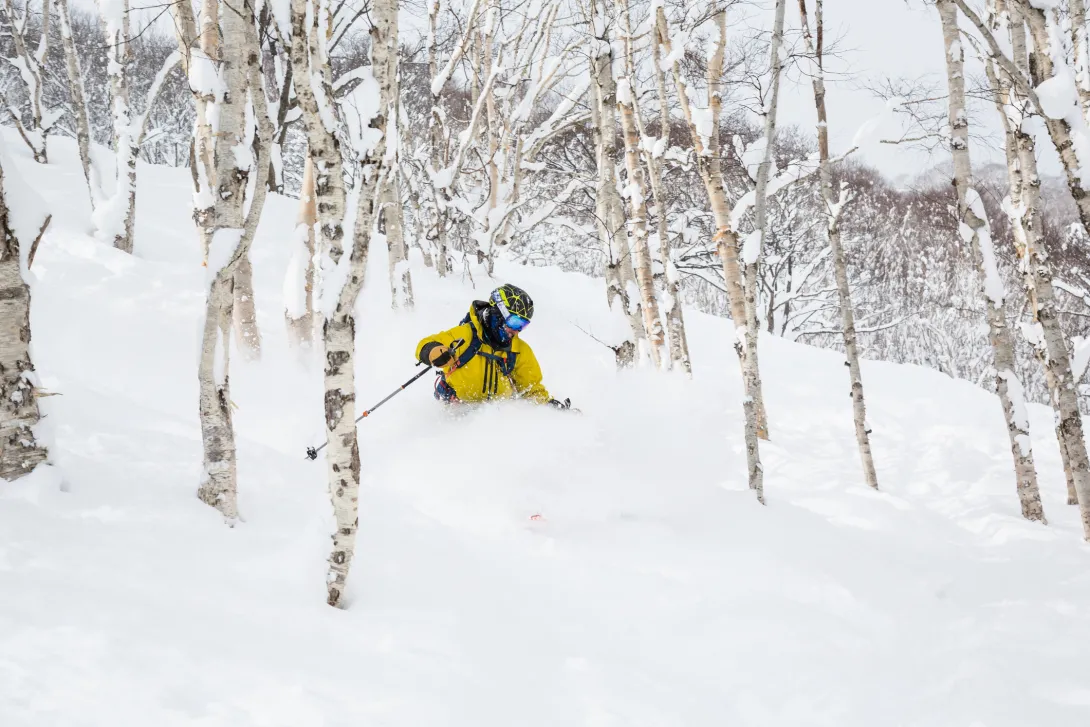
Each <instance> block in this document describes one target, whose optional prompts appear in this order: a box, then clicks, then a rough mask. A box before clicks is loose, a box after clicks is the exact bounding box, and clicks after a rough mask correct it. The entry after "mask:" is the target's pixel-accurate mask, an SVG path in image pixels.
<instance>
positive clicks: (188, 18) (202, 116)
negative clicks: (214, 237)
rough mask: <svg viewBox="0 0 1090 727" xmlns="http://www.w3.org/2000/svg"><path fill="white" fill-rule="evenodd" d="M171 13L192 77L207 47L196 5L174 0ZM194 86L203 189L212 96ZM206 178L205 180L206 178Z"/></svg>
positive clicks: (208, 174) (198, 176)
mask: <svg viewBox="0 0 1090 727" xmlns="http://www.w3.org/2000/svg"><path fill="white" fill-rule="evenodd" d="M170 16H171V20H172V21H173V22H172V25H173V26H174V36H175V38H176V39H177V41H178V52H179V53H180V54H181V64H182V70H183V71H184V73H185V76H186V78H192V76H193V73H194V70H195V65H196V64H198V63H202V62H203V58H204V55H203V51H202V50H201V49H200V41H201V36H200V34H199V33H198V32H197V19H196V16H194V14H193V6H192V5H191V4H190V3H187V2H177V3H171V4H170ZM190 88H191V90H193V105H194V108H195V110H196V112H197V113H196V116H197V118H196V121H195V123H194V127H193V139H192V140H191V142H190V152H191V158H192V159H193V164H192V165H191V167H190V173H191V174H192V176H193V192H194V194H196V193H197V192H199V191H200V189H201V187H202V185H207V183H208V180H210V179H211V178H212V170H211V156H210V155H209V154H207V153H206V151H205V149H206V144H207V139H208V136H207V124H208V122H207V115H208V103H209V97H208V96H207V95H206V94H204V93H202V92H200V91H199V90H198V89H194V88H193V86H192V84H190ZM202 180H204V181H202ZM200 244H201V249H202V252H203V251H205V250H207V247H208V242H207V240H205V239H204V235H203V233H202V234H201V237H200Z"/></svg>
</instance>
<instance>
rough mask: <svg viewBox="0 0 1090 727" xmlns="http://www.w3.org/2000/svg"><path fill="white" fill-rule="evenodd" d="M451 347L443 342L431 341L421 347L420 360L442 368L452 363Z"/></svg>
mask: <svg viewBox="0 0 1090 727" xmlns="http://www.w3.org/2000/svg"><path fill="white" fill-rule="evenodd" d="M450 358H451V357H450V349H449V348H447V347H446V346H444V345H443V344H441V343H429V344H427V345H425V346H424V348H422V349H420V361H421V363H426V364H427V365H428V366H435V367H436V368H441V367H443V366H446V365H447V364H449V363H450Z"/></svg>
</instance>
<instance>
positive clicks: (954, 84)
mask: <svg viewBox="0 0 1090 727" xmlns="http://www.w3.org/2000/svg"><path fill="white" fill-rule="evenodd" d="M936 6H937V8H938V12H939V18H940V20H941V21H942V34H943V48H944V50H945V51H946V52H945V56H946V81H947V86H948V88H949V94H950V95H949V118H950V137H951V138H950V152H951V155H952V156H953V160H954V188H955V189H956V190H957V197H958V213H959V216H960V226H961V237H962V239H963V240H964V241H965V242H966V243H968V244H971V245H972V246H973V256H974V258H975V259H976V263H977V268H978V270H979V272H980V279H981V284H982V287H983V293H984V307H985V315H986V317H987V320H988V328H989V331H990V335H989V338H990V339H991V343H992V350H993V353H994V356H995V361H994V366H995V371H996V376H995V387H996V391H997V392H998V394H999V400H1000V401H1001V402H1002V405H1003V414H1004V417H1005V419H1006V423H1007V434H1008V436H1009V438H1010V446H1011V454H1012V456H1013V458H1014V471H1015V477H1016V480H1017V489H1018V499H1019V501H1020V503H1021V506H1022V515H1023V516H1024V517H1025V518H1027V519H1029V520H1040V521H1044V510H1043V508H1042V506H1041V495H1040V492H1039V490H1038V488H1037V473H1036V470H1035V468H1034V463H1033V450H1032V448H1031V445H1030V436H1029V418H1028V415H1027V410H1026V402H1025V395H1024V390H1023V388H1022V382H1021V381H1020V380H1019V379H1018V376H1017V374H1016V373H1015V371H1014V342H1013V341H1012V339H1011V333H1010V328H1009V326H1008V325H1007V320H1006V315H1005V313H1004V310H1003V305H1004V291H1003V283H1002V279H1001V278H1000V276H999V270H998V267H997V266H996V260H995V251H994V249H993V247H992V238H991V229H990V227H989V225H988V220H987V216H986V212H985V211H984V204H983V202H982V201H981V199H980V196H979V195H978V194H977V192H976V190H975V189H973V188H972V186H971V185H972V164H971V160H970V157H969V119H968V116H967V115H966V109H965V63H964V51H963V49H962V47H961V43H960V40H959V35H958V24H957V8H956V6H955V5H954V0H938V2H937V3H936Z"/></svg>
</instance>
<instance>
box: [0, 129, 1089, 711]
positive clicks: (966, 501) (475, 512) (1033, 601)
mask: <svg viewBox="0 0 1090 727" xmlns="http://www.w3.org/2000/svg"><path fill="white" fill-rule="evenodd" d="M9 149H11V150H12V151H13V152H15V153H16V154H18V153H19V152H18V149H17V148H16V146H15V145H14V144H9ZM53 155H54V157H55V158H57V159H59V160H60V161H59V162H58V163H56V164H55V165H53V166H50V167H49V168H44V169H43V168H39V167H36V166H35V165H34V164H33V162H31V161H30V160H28V159H26V158H25V157H24V156H22V155H19V157H18V162H19V166H20V168H21V169H22V170H23V171H24V173H25V174H26V176H27V178H28V180H30V182H31V183H32V184H34V185H35V186H36V187H38V188H39V189H40V190H42V192H43V194H44V195H45V196H46V198H47V199H48V200H49V201H50V202H51V203H52V204H53V205H54V207H55V210H56V213H57V216H56V219H55V224H54V227H53V229H52V231H51V233H50V234H49V235H48V237H47V238H46V239H45V240H44V241H43V243H42V246H41V248H40V250H39V252H38V257H37V259H36V261H35V264H34V270H35V272H36V273H37V274H38V276H39V281H38V282H37V284H36V286H35V288H34V300H33V325H34V332H35V340H34V352H35V355H36V357H37V364H38V367H39V369H40V372H41V376H42V380H43V382H44V384H45V386H46V388H47V389H48V390H50V391H52V392H55V393H56V394H58V396H54V397H50V398H48V399H45V400H44V408H45V411H46V413H47V416H48V419H47V421H48V424H49V429H50V430H51V432H52V436H53V438H54V446H53V456H54V460H55V462H56V465H57V467H58V468H59V470H60V472H61V474H62V476H63V486H62V488H60V489H58V488H56V487H54V486H51V485H50V484H49V483H48V482H47V481H46V479H45V478H30V479H28V480H24V481H21V482H18V483H15V484H5V485H3V486H2V487H0V725H3V726H4V727H52V726H54V725H55V726H58V727H60V726H64V727H70V726H72V727H74V726H77V725H79V726H84V725H87V726H89V725H95V726H98V725H109V726H110V727H130V726H132V727H145V726H147V725H156V726H157V727H167V726H170V725H201V727H220V726H223V727H249V726H251V725H252V726H255V727H256V726H259V725H260V726H262V727H266V726H277V727H279V726H283V727H303V726H308V727H309V726H311V725H314V726H318V725H321V726H326V727H333V726H337V727H339V726H341V725H345V726H349V725H351V726H352V727H360V726H361V725H391V726H394V725H397V726H401V725H404V726H406V727H424V726H428V727H440V726H446V725H449V726H451V727H493V726H495V727H500V726H503V727H507V726H509V725H534V726H538V725H541V726H549V727H559V726H565V727H566V726H569V725H588V726H590V725H593V726H595V727H597V726H605V725H616V726H622V725H623V726H628V725H633V726H635V725H656V726H660V725H677V726H679V727H694V726H703V725H708V726H712V725H715V726H721V725H785V726H787V725H830V726H834V725H835V726H836V727H855V726H866V727H876V726H879V725H912V726H920V727H922V726H924V725H927V726H928V727H939V726H946V725H950V726H951V727H953V726H955V725H956V726H958V727H970V726H976V727H985V726H986V727H997V726H1002V725H1009V726H1011V727H1015V726H1017V727H1025V726H1027V725H1048V726H1049V727H1067V726H1070V727H1076V726H1083V725H1086V724H1090V662H1088V661H1087V658H1086V650H1087V645H1088V644H1090V548H1088V547H1087V546H1086V545H1084V544H1083V543H1082V542H1081V540H1080V538H1079V530H1078V527H1077V523H1076V514H1075V511H1074V508H1070V507H1067V506H1066V505H1064V504H1063V496H1064V484H1063V477H1062V472H1061V470H1060V466H1059V456H1058V452H1057V451H1056V444H1055V440H1054V438H1053V437H1052V434H1051V418H1050V415H1049V413H1048V412H1047V411H1046V410H1044V409H1041V408H1035V409H1034V410H1033V412H1032V416H1033V425H1034V434H1035V443H1034V444H1035V447H1036V450H1037V456H1038V463H1039V467H1040V470H1041V483H1042V488H1043V490H1044V498H1045V506H1046V509H1047V515H1048V517H1049V519H1050V521H1051V523H1052V524H1051V525H1050V526H1049V527H1047V528H1045V527H1041V526H1038V525H1033V524H1030V523H1027V522H1024V521H1022V520H1021V519H1020V517H1019V515H1018V505H1017V499H1016V497H1015V494H1014V483H1013V480H1012V475H1011V472H1010V470H1011V465H1010V455H1009V451H1008V450H1007V446H1006V442H1005V433H1004V430H1003V424H1002V417H1001V413H1000V411H999V408H998V404H997V402H996V400H995V399H994V398H993V397H991V396H989V395H988V394H987V393H985V392H984V391H981V390H979V389H977V388H974V387H973V386H971V385H968V384H966V383H963V382H958V381H953V380H951V379H949V378H947V377H945V376H942V375H941V374H938V373H935V372H932V371H928V370H924V369H918V368H912V367H904V366H893V365H889V364H881V363H868V364H867V365H866V366H865V371H864V375H865V377H866V382H867V386H868V396H869V403H870V409H871V414H870V419H871V423H872V426H873V427H874V431H875V434H874V448H875V455H876V460H877V465H878V468H879V477H880V480H881V483H882V488H883V490H882V492H879V493H875V492H872V491H869V490H868V489H866V488H864V487H863V486H862V485H861V478H860V475H859V471H858V470H859V468H858V465H857V459H856V454H855V450H854V444H853V442H854V440H853V435H852V431H851V418H850V400H849V397H848V393H847V387H846V374H845V372H844V367H843V365H842V363H841V360H840V357H839V356H837V355H835V354H833V353H830V352H825V351H819V350H816V349H812V348H806V347H803V346H798V345H793V344H788V343H785V342H783V341H781V340H778V339H774V338H767V339H764V340H763V342H762V345H763V346H764V349H763V351H762V362H763V369H764V377H765V385H766V391H767V397H768V408H769V412H770V417H771V428H772V435H773V440H772V442H771V443H769V444H768V445H766V446H765V448H764V450H763V456H764V462H765V467H766V470H767V475H766V492H767V496H768V500H769V505H768V507H761V506H759V505H758V504H757V503H756V502H755V501H754V498H753V497H752V496H751V494H750V493H749V492H748V491H746V490H745V485H744V482H745V480H744V454H743V450H742V441H741V422H740V413H741V406H740V403H739V396H740V377H739V373H738V365H737V362H736V360H735V359H734V356H733V353H732V352H731V350H730V348H729V341H730V337H731V331H730V324H729V323H728V322H727V321H724V320H719V319H715V318H711V317H707V316H703V315H700V314H697V313H695V312H692V313H688V314H687V315H688V323H689V326H690V329H691V332H692V334H691V335H692V339H693V341H692V348H693V360H694V378H693V380H692V381H687V380H684V379H682V378H679V377H675V376H668V375H657V374H654V373H651V372H635V373H629V374H624V375H618V374H617V373H615V372H614V370H613V367H612V364H611V357H612V354H611V352H610V351H608V350H606V349H604V348H603V347H602V346H601V345H600V344H598V343H596V342H595V341H594V340H592V339H591V338H590V337H588V336H586V335H584V334H583V333H581V332H580V331H579V330H578V329H577V328H576V326H575V324H578V325H580V326H582V327H583V328H586V329H587V330H590V331H593V330H595V329H600V328H601V327H603V326H605V325H606V324H607V321H608V315H607V312H606V311H605V303H604V295H603V291H602V288H601V285H600V283H599V282H598V281H595V280H590V279H586V278H581V277H577V276H572V275H565V274H561V273H559V272H556V271H553V270H547V269H523V268H516V267H510V266H509V267H503V268H501V271H500V272H501V274H502V277H503V278H504V279H506V280H510V281H512V282H515V283H517V284H519V285H523V286H524V287H526V288H527V289H528V290H529V291H530V292H531V293H532V294H533V295H534V297H535V300H536V302H537V316H536V317H535V320H534V325H533V326H532V327H531V328H530V329H529V331H528V332H527V335H526V337H527V340H529V341H530V342H531V343H532V344H533V345H534V347H535V350H536V351H537V353H538V356H539V358H540V360H541V363H542V366H543V368H544V370H545V373H546V383H547V384H548V385H549V386H550V387H551V389H552V390H553V391H554V392H555V393H556V394H557V395H561V396H570V397H572V399H573V402H574V403H575V405H576V406H579V407H581V408H582V410H583V415H582V416H572V415H569V416H564V415H562V414H560V413H556V412H552V411H545V410H542V409H538V408H532V407H528V406H524V405H507V406H495V407H492V408H488V409H484V410H480V411H476V412H473V413H471V414H469V415H468V416H465V417H462V418H451V417H450V416H448V415H447V414H445V413H444V412H443V411H442V410H441V408H440V407H439V406H437V405H436V403H435V402H434V401H433V400H432V399H431V395H430V391H429V389H428V384H427V383H425V382H421V383H420V384H417V385H416V386H414V387H413V388H410V389H409V390H408V391H406V392H405V393H404V394H402V395H401V396H400V397H398V398H397V399H395V400H394V401H393V402H391V403H390V404H388V405H387V406H386V407H385V408H383V409H382V410H381V412H380V413H378V414H376V415H375V417H374V418H372V419H368V420H367V422H365V423H364V424H363V425H362V426H361V428H360V430H359V436H360V445H361V451H362V458H363V468H364V473H365V479H364V483H363V488H362V493H361V507H360V541H359V544H358V552H357V561H356V564H355V567H354V570H353V574H352V580H351V587H350V592H349V608H348V609H347V610H346V611H338V610H334V609H331V608H329V607H327V606H325V604H324V584H323V577H324V573H325V568H324V558H325V556H326V554H327V553H326V548H327V545H328V535H329V532H330V528H331V516H330V512H329V506H328V501H327V498H326V495H325V490H324V468H323V467H322V465H321V464H320V463H311V462H308V461H306V460H305V459H304V456H303V452H304V449H305V447H306V445H307V444H309V443H312V442H314V441H320V438H321V432H322V429H321V419H320V416H321V411H320V399H321V394H320V381H319V375H318V373H317V372H318V367H317V366H316V365H312V366H311V367H309V368H308V367H306V366H305V365H304V364H303V363H302V362H300V361H299V360H298V359H297V357H296V356H295V355H294V354H293V353H291V352H289V351H288V350H287V347H286V342H285V336H284V333H283V326H282V314H281V312H280V294H279V291H280V288H281V279H282V276H283V273H284V270H285V268H286V266H287V262H288V252H289V233H290V230H291V228H292V226H293V223H294V217H295V207H294V204H293V202H292V201H291V200H285V199H280V198H273V199H271V200H270V202H269V204H268V206H267V208H266V212H265V215H264V218H263V220H262V226H261V231H260V233H259V238H258V240H257V244H256V245H255V247H254V251H253V254H254V266H255V271H256V277H257V280H256V282H257V296H258V304H259V314H260V323H261V326H262V331H263V334H264V336H265V356H264V358H263V360H262V361H261V362H259V363H254V364H247V363H243V362H241V361H240V360H236V361H234V362H233V363H232V366H233V371H232V386H233V398H234V401H235V403H236V404H237V406H238V408H237V410H236V412H235V415H236V419H235V421H236V426H237V430H238V434H239V440H240V461H239V471H240V477H241V493H240V506H241V510H242V514H243V517H244V519H245V522H243V523H242V524H240V525H239V526H238V527H236V528H234V529H229V528H227V527H225V526H224V525H223V523H222V521H221V520H220V517H219V516H218V514H217V513H216V512H215V511H213V510H212V509H210V508H208V507H206V506H204V505H202V504H201V503H200V502H198V500H197V499H196V497H195V490H196V486H197V479H198V471H199V466H200V440H199V430H198V425H197V386H196V363H197V344H198V330H197V319H198V317H199V315H200V311H201V305H202V300H203V294H204V291H203V270H202V269H201V267H200V264H199V255H198V252H197V250H196V238H195V235H194V233H193V231H192V223H191V222H190V221H189V219H188V217H187V211H186V203H187V200H188V186H187V185H188V178H187V176H186V173H185V171H184V170H169V169H162V168H150V167H143V168H141V170H140V173H141V175H142V176H141V188H140V203H139V204H140V207H139V223H138V224H139V231H138V238H137V244H136V253H137V254H136V257H135V258H133V257H128V256H125V255H123V254H120V253H117V252H115V251H114V250H112V249H110V248H107V247H104V246H102V245H100V244H97V243H95V242H94V241H93V240H92V239H91V238H89V237H88V236H87V234H86V232H87V230H86V224H87V203H86V201H85V194H84V192H83V190H82V188H81V184H82V182H81V178H80V174H79V170H78V167H77V166H76V164H75V162H74V158H73V157H72V155H71V149H68V148H67V147H64V146H63V142H58V143H57V146H56V147H55V151H54V152H53ZM383 256H384V255H383V253H382V251H378V250H376V251H375V255H374V258H373V259H372V266H371V280H370V282H369V285H368V288H367V290H366V292H365V294H364V296H363V298H362V299H361V302H360V314H361V325H360V330H359V349H360V351H361V360H360V365H359V385H360V398H361V400H362V403H371V402H373V401H375V400H377V399H379V398H381V397H382V396H384V395H385V394H386V393H388V392H389V391H390V390H392V389H394V388H395V387H397V386H398V385H400V384H401V383H402V382H403V381H404V380H406V379H407V378H409V376H411V375H412V373H413V372H414V368H413V360H412V346H413V344H414V343H415V342H416V340H418V339H419V338H420V337H421V336H423V335H425V334H428V333H430V332H433V331H435V330H438V329H440V328H445V327H449V326H451V325H454V324H455V323H457V321H458V320H459V319H460V318H461V316H462V315H463V313H464V310H465V308H466V306H467V305H468V303H469V301H470V300H471V299H472V298H473V297H474V296H477V297H483V296H484V294H485V291H486V290H487V289H488V288H489V287H490V286H491V283H490V282H489V281H487V280H486V279H484V278H482V277H481V274H480V273H479V272H477V273H475V274H476V278H475V281H476V284H477V287H476V289H474V288H473V287H471V285H470V283H469V281H468V280H461V279H452V280H447V281H439V280H437V279H435V278H433V277H432V275H431V274H430V272H428V271H425V270H424V269H423V268H417V269H416V270H415V271H414V272H415V274H416V278H415V280H414V283H415V287H416V291H417V310H416V312H413V313H409V314H407V313H393V312H391V311H390V310H389V305H388V295H389V294H388V287H387V285H386V283H385V281H384V279H383V277H384V276H383V272H384V271H385V264H384V263H385V261H384V260H383V259H382V258H383ZM537 513H541V514H543V515H544V518H545V519H544V520H530V516H531V515H534V514H537Z"/></svg>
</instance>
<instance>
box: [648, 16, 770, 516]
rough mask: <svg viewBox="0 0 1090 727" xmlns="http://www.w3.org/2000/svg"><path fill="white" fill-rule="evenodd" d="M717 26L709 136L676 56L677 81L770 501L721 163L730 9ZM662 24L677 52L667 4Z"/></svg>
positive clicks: (753, 446) (751, 443) (756, 481)
mask: <svg viewBox="0 0 1090 727" xmlns="http://www.w3.org/2000/svg"><path fill="white" fill-rule="evenodd" d="M715 27H716V30H717V36H718V37H717V38H716V43H715V49H714V51H713V53H712V55H711V57H710V58H709V59H708V105H709V109H708V111H709V113H710V115H711V129H710V132H711V133H710V134H708V135H707V136H706V137H705V136H703V135H702V134H701V133H700V128H698V126H697V124H696V121H695V117H694V114H693V109H692V106H691V104H690V102H689V91H688V88H686V84H685V79H684V76H683V75H682V71H681V64H680V63H679V62H678V61H677V60H674V61H673V63H672V68H671V70H672V73H673V76H674V85H675V86H676V87H677V96H678V100H679V103H680V104H681V110H682V113H683V114H684V116H685V121H686V123H687V124H688V126H689V134H690V136H691V137H692V141H693V148H694V150H695V152H696V162H697V168H698V170H699V172H700V178H701V180H702V181H703V182H704V189H705V191H706V193H707V195H708V201H709V203H710V205H711V212H712V216H713V218H714V220H715V226H716V233H715V242H716V245H717V249H718V253H719V258H720V260H721V261H722V264H723V279H724V282H725V284H726V287H727V298H728V300H729V301H730V311H731V318H732V319H733V321H734V326H735V337H734V350H735V352H736V353H737V354H738V359H739V361H740V362H741V364H742V372H743V379H744V383H745V396H744V397H743V399H742V410H743V413H744V414H745V443H746V466H747V470H748V479H749V486H750V489H752V490H753V491H754V492H755V493H756V495H757V500H758V502H760V503H762V504H764V501H765V499H764V468H763V467H762V466H761V455H760V426H759V418H758V409H757V404H756V399H755V398H754V396H752V395H751V391H753V389H752V388H751V386H752V385H753V382H752V381H750V380H748V378H747V377H746V372H748V371H750V370H751V367H750V366H749V365H748V364H747V359H746V357H747V356H748V355H749V350H748V346H747V340H748V339H747V337H746V335H745V329H746V320H747V319H746V302H745V289H744V286H743V281H742V268H741V265H740V259H739V242H738V232H737V230H735V229H734V227H733V225H732V224H731V219H730V212H731V210H730V206H729V205H728V204H727V194H726V190H724V189H723V174H722V169H721V165H720V143H719V133H720V115H721V113H722V107H723V96H722V75H723V60H724V56H725V54H726V45H727V14H726V11H725V10H720V11H719V12H717V13H716V14H715ZM656 28H657V31H658V41H659V43H660V44H661V45H662V47H663V49H664V50H665V51H666V54H667V56H668V57H672V50H673V48H672V44H671V41H670V29H669V27H668V25H667V22H666V13H665V11H664V10H663V8H662V7H661V6H659V7H658V8H657V9H656Z"/></svg>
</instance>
